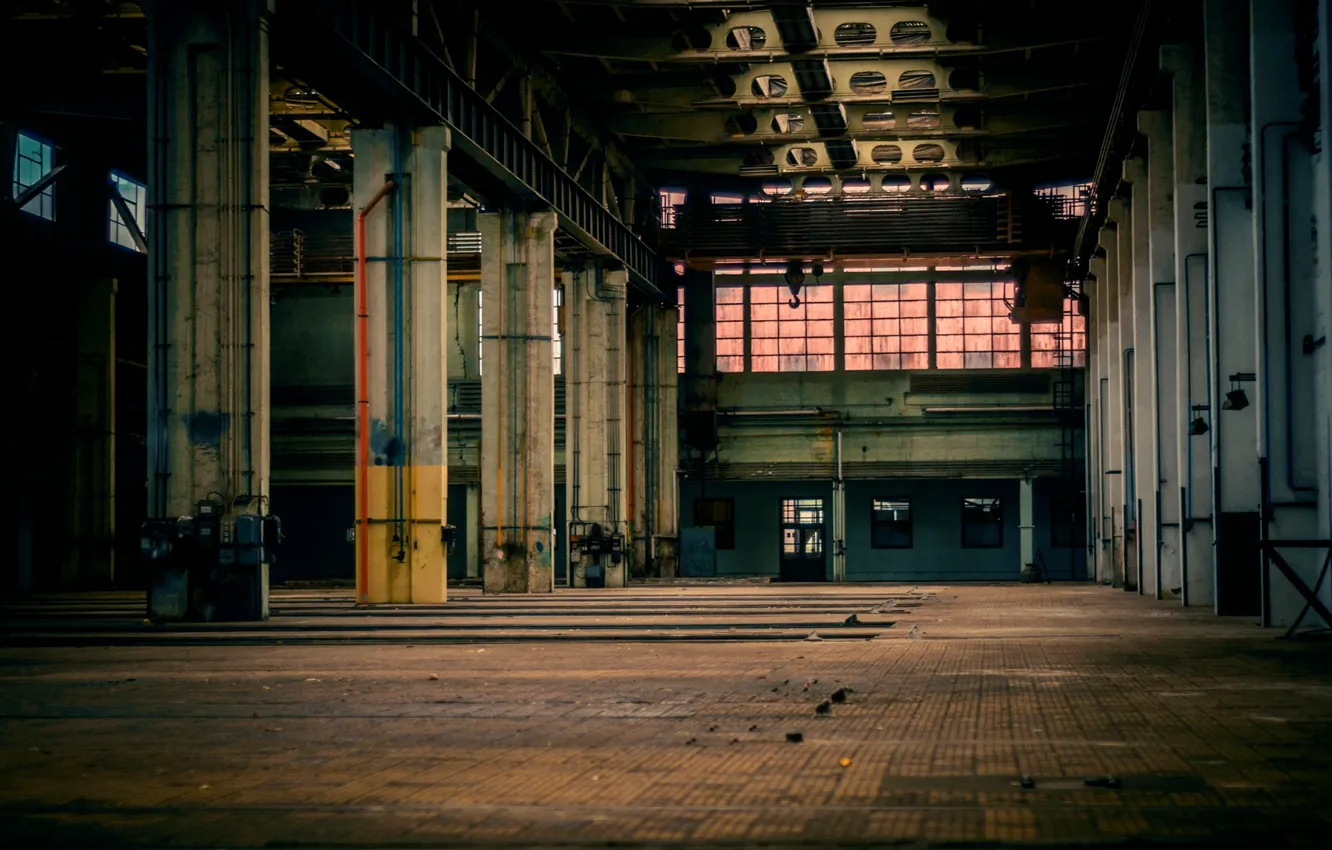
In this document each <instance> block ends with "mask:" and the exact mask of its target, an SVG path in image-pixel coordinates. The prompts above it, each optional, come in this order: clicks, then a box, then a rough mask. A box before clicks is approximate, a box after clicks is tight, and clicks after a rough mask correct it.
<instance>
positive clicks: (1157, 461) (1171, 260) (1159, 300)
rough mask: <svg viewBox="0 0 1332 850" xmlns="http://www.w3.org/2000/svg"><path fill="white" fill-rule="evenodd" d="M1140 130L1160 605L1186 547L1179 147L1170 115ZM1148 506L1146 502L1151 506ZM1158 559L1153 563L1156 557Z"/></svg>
mask: <svg viewBox="0 0 1332 850" xmlns="http://www.w3.org/2000/svg"><path fill="white" fill-rule="evenodd" d="M1138 130H1139V131H1140V132H1142V133H1143V134H1144V135H1145V136H1147V185H1146V187H1145V188H1146V192H1145V193H1144V194H1145V195H1146V196H1147V197H1146V201H1145V203H1146V206H1147V215H1146V217H1145V218H1146V225H1147V231H1148V233H1147V265H1148V273H1147V279H1148V281H1149V284H1148V285H1149V286H1150V287H1151V292H1150V294H1149V295H1148V299H1149V313H1150V316H1149V319H1148V321H1147V323H1146V324H1147V327H1146V331H1147V332H1146V334H1145V336H1146V338H1147V339H1146V341H1147V344H1148V345H1149V346H1150V348H1151V351H1152V358H1151V362H1150V363H1149V364H1147V368H1148V369H1149V370H1150V381H1151V389H1150V393H1149V395H1148V402H1149V404H1150V406H1151V421H1150V422H1149V423H1148V426H1147V431H1148V433H1149V434H1150V436H1151V440H1152V445H1153V452H1152V456H1151V457H1150V458H1149V459H1148V460H1149V467H1150V468H1151V470H1152V475H1151V481H1150V482H1149V483H1150V485H1151V486H1149V487H1147V488H1144V493H1146V496H1144V499H1150V500H1151V507H1152V512H1153V515H1154V517H1155V520H1156V522H1155V523H1154V525H1153V528H1152V530H1153V532H1154V538H1155V546H1153V547H1152V548H1151V549H1148V547H1147V546H1146V545H1144V547H1143V551H1144V552H1145V553H1148V554H1149V557H1151V561H1152V569H1149V570H1146V571H1145V572H1146V573H1147V577H1148V582H1147V584H1148V589H1149V590H1150V592H1151V593H1152V594H1153V595H1154V596H1155V597H1156V598H1157V599H1176V598H1178V597H1179V587H1180V568H1179V566H1180V565H1179V557H1180V546H1179V533H1180V531H1179V529H1180V520H1179V454H1178V450H1179V440H1178V437H1177V434H1178V432H1179V429H1180V428H1181V427H1182V425H1181V423H1180V416H1179V405H1178V404H1177V403H1176V400H1177V399H1178V398H1179V389H1178V387H1177V386H1176V375H1175V371H1176V363H1177V361H1178V359H1179V355H1178V350H1177V349H1178V346H1177V345H1176V341H1175V330H1176V320H1175V208H1174V188H1175V183H1174V181H1175V167H1174V143H1173V141H1174V140H1173V136H1172V132H1173V131H1172V126H1171V117H1170V112H1169V111H1165V110H1163V111H1159V112H1140V113H1138ZM1145 503H1146V502H1144V504H1145ZM1152 556H1154V557H1152Z"/></svg>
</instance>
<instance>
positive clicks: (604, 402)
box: [563, 268, 629, 587]
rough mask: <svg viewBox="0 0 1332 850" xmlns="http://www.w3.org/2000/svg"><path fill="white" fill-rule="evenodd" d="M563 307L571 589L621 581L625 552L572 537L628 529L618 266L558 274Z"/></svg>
mask: <svg viewBox="0 0 1332 850" xmlns="http://www.w3.org/2000/svg"><path fill="white" fill-rule="evenodd" d="M563 282H564V293H565V295H564V297H565V305H566V307H565V310H566V313H565V315H566V317H567V318H566V325H565V343H564V344H565V351H566V352H567V355H566V357H565V359H564V386H565V399H566V402H565V404H566V417H567V418H566V419H565V434H566V437H565V446H566V449H565V451H566V452H567V460H566V462H565V469H566V470H567V473H566V474H565V492H566V494H567V495H566V498H565V504H567V505H568V506H569V523H568V529H569V532H568V534H567V535H565V537H566V539H567V541H568V544H569V566H570V570H569V576H570V584H572V585H573V586H574V587H587V586H591V585H598V584H604V586H606V587H625V586H627V585H628V583H629V564H628V563H626V562H625V560H624V556H625V554H626V553H625V552H623V551H621V552H619V553H615V552H599V553H597V552H593V551H587V550H584V551H579V548H580V547H579V546H578V545H577V543H576V542H575V540H576V539H577V540H583V539H586V538H597V537H601V538H609V537H612V536H613V535H626V534H627V532H628V519H629V510H628V504H627V497H628V492H627V484H628V481H627V477H628V476H627V472H628V469H627V465H626V461H628V460H629V452H628V450H627V448H628V438H627V434H626V430H625V425H626V422H625V409H626V404H625V367H626V358H625V342H626V335H625V296H626V294H627V291H628V285H629V274H628V272H626V271H624V270H623V269H619V270H614V271H606V270H603V269H600V268H587V269H580V270H576V271H565V272H564V274H563Z"/></svg>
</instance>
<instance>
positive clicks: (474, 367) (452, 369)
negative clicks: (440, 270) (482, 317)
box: [444, 280, 481, 381]
mask: <svg viewBox="0 0 1332 850" xmlns="http://www.w3.org/2000/svg"><path fill="white" fill-rule="evenodd" d="M480 294H481V281H479V280H456V281H455V280H451V281H449V290H448V301H447V302H446V303H445V312H447V313H448V327H449V337H448V339H447V340H445V345H444V347H445V349H446V351H447V352H448V362H449V377H450V378H455V379H458V380H471V381H474V380H476V379H477V378H478V377H479V376H480V374H481V369H480V366H479V364H478V361H479V360H480V357H481V336H480V334H481V326H480V323H479V322H478V321H477V315H478V313H477V311H478V310H479V308H480V303H479V296H480Z"/></svg>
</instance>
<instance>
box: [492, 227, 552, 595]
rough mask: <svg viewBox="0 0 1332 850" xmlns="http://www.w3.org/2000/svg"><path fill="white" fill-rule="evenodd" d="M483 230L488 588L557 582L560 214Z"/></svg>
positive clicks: (533, 587) (532, 587)
mask: <svg viewBox="0 0 1332 850" xmlns="http://www.w3.org/2000/svg"><path fill="white" fill-rule="evenodd" d="M477 220H478V225H479V227H480V230H481V244H482V245H483V246H484V248H485V250H484V253H483V254H482V255H481V292H482V297H483V303H484V304H485V310H484V311H483V313H482V317H483V319H484V324H483V325H482V328H481V347H482V361H483V362H484V363H485V367H484V369H483V371H482V375H481V490H482V499H481V518H482V519H481V522H482V539H481V551H482V554H483V556H484V560H483V562H482V564H483V570H482V572H483V581H484V585H485V590H486V592H487V593H550V592H552V591H553V590H554V589H555V556H554V552H553V551H552V543H553V541H554V533H555V526H554V514H555V364H554V360H553V355H554V352H553V348H552V344H553V343H552V340H551V327H552V324H553V322H552V319H553V315H554V314H553V310H554V305H553V302H552V295H553V291H554V283H555V226H556V223H555V214H554V213H553V212H549V211H543V212H535V213H519V212H513V213H508V212H506V213H486V214H482V215H480V216H478V217H477Z"/></svg>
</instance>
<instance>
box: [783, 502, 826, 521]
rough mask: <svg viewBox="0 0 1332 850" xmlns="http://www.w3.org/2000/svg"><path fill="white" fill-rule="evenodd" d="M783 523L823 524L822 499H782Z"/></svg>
mask: <svg viewBox="0 0 1332 850" xmlns="http://www.w3.org/2000/svg"><path fill="white" fill-rule="evenodd" d="M782 524H783V525H802V526H805V525H823V500H822V499H782Z"/></svg>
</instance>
